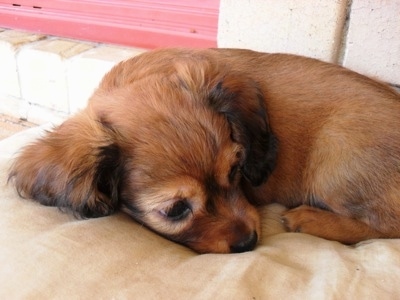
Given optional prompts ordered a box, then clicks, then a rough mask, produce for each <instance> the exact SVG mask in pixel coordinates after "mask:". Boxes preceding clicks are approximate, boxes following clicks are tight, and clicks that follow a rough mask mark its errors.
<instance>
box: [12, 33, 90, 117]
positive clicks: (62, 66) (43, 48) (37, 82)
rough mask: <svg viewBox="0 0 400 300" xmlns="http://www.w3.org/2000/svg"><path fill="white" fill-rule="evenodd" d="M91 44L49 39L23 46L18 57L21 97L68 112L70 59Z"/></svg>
mask: <svg viewBox="0 0 400 300" xmlns="http://www.w3.org/2000/svg"><path fill="white" fill-rule="evenodd" d="M92 47H93V45H92V44H86V43H80V42H76V41H71V40H62V39H48V40H44V41H40V42H38V43H35V44H32V45H29V46H27V47H24V48H22V49H21V51H20V53H19V54H18V56H17V64H18V69H19V72H20V83H21V94H22V97H23V98H24V99H26V100H27V101H28V102H30V103H32V104H36V105H39V106H42V107H45V108H49V109H52V110H55V111H60V112H65V113H68V112H69V104H68V88H67V76H66V70H67V60H68V59H70V58H71V57H72V56H74V55H77V54H79V53H82V52H84V51H86V50H89V49H91V48H92Z"/></svg>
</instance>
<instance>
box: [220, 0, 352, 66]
mask: <svg viewBox="0 0 400 300" xmlns="http://www.w3.org/2000/svg"><path fill="white" fill-rule="evenodd" d="M346 7H347V1H346V0H337V1H326V0H301V1H298V0H282V1H277V0H248V1H246V4H245V5H244V3H243V1H237V0H221V4H220V16H219V25H218V46H219V47H232V48H234V47H236V48H247V49H253V50H258V51H264V52H287V53H294V54H301V55H306V56H310V57H315V58H319V59H323V60H325V61H335V60H336V58H337V56H338V53H337V49H338V45H339V44H340V42H341V33H342V29H343V26H344V23H345V17H346Z"/></svg>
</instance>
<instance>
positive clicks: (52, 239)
mask: <svg viewBox="0 0 400 300" xmlns="http://www.w3.org/2000/svg"><path fill="white" fill-rule="evenodd" d="M42 133H43V128H40V127H39V128H34V129H30V130H28V131H25V132H22V133H19V134H16V135H14V136H12V137H10V138H8V139H5V140H3V141H0V298H1V299H78V298H79V299H378V298H380V299H400V240H399V239H392V240H371V241H366V242H362V243H360V244H358V245H355V246H351V247H350V246H345V245H342V244H340V243H337V242H331V241H327V240H324V239H320V238H317V237H313V236H309V235H306V234H300V233H285V232H284V230H283V228H282V226H281V223H280V221H279V214H280V212H281V211H282V210H283V209H284V208H283V207H281V206H279V205H270V206H268V207H266V208H264V209H263V210H262V211H261V213H262V215H263V237H262V241H261V243H260V244H259V246H258V247H257V248H256V250H254V251H252V252H247V253H241V254H204V255H198V254H196V253H194V252H192V251H191V250H189V249H187V248H185V247H183V246H180V245H177V244H175V243H173V242H170V241H168V240H166V239H164V238H161V237H159V236H158V235H157V234H155V233H153V232H151V231H149V230H147V229H146V228H145V227H143V226H141V225H140V224H138V223H136V222H135V221H133V220H132V219H131V218H130V217H128V216H127V215H125V214H124V213H117V214H115V215H112V216H109V217H103V218H98V219H88V220H79V219H76V218H75V217H74V216H72V215H71V214H68V213H64V212H61V211H60V210H59V209H57V208H54V207H46V206H42V205H40V204H37V203H35V202H32V201H30V200H25V199H21V198H20V197H19V196H18V195H17V193H16V192H15V190H14V189H13V187H12V186H11V185H9V184H7V173H8V169H9V167H10V164H11V161H12V157H13V156H14V154H15V153H17V151H18V149H19V148H20V147H21V146H23V145H25V144H27V143H29V142H30V141H32V140H33V139H35V138H37V137H39V136H40V135H41V134H42Z"/></svg>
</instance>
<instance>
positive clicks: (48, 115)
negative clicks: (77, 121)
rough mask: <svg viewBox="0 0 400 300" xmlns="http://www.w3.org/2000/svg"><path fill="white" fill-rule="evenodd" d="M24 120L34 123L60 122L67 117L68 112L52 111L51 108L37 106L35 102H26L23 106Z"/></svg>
mask: <svg viewBox="0 0 400 300" xmlns="http://www.w3.org/2000/svg"><path fill="white" fill-rule="evenodd" d="M25 111H26V112H25V113H26V118H25V119H26V120H28V121H29V122H31V123H34V124H38V125H41V124H46V123H53V124H60V123H62V122H63V121H65V120H66V119H67V118H68V116H69V115H68V114H66V113H63V112H60V111H54V110H53V109H50V108H47V107H42V106H38V105H35V104H27V105H26V106H25Z"/></svg>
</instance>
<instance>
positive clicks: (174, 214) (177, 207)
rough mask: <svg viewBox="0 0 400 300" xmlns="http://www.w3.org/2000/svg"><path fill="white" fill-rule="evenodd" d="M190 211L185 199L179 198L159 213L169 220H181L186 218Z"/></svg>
mask: <svg viewBox="0 0 400 300" xmlns="http://www.w3.org/2000/svg"><path fill="white" fill-rule="evenodd" d="M191 213H192V208H191V207H190V205H189V203H188V202H187V200H186V199H183V200H179V201H177V202H175V203H174V204H172V205H171V206H168V207H167V208H165V209H162V210H160V214H161V215H162V216H163V217H165V218H167V219H169V220H171V221H181V220H183V219H186V217H188V216H189V214H191Z"/></svg>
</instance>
